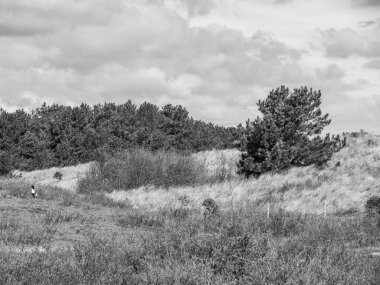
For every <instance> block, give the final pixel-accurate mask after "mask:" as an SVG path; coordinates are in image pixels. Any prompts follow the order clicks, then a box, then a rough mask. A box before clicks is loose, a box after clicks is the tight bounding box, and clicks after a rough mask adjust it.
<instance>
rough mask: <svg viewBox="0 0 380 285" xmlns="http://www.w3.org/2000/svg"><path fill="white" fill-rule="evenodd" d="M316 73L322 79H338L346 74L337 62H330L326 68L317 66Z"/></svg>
mask: <svg viewBox="0 0 380 285" xmlns="http://www.w3.org/2000/svg"><path fill="white" fill-rule="evenodd" d="M316 73H317V76H318V78H320V79H321V80H337V79H342V78H343V77H344V76H345V74H346V73H345V72H344V70H343V69H341V68H340V67H339V66H338V65H336V64H330V65H328V66H327V67H325V68H317V69H316Z"/></svg>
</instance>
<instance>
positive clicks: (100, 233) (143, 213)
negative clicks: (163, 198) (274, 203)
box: [0, 188, 380, 284]
mask: <svg viewBox="0 0 380 285" xmlns="http://www.w3.org/2000/svg"><path fill="white" fill-rule="evenodd" d="M15 189H16V188H15ZM50 190H51V193H55V194H54V195H50V196H49V195H48V189H46V193H45V195H42V197H41V198H40V199H38V200H32V199H29V198H28V196H25V197H23V196H20V197H14V196H10V197H9V196H7V197H6V198H4V199H3V200H1V201H0V210H1V213H2V215H1V218H0V248H1V249H2V250H1V251H2V252H1V254H0V284H378V283H379V281H380V271H379V269H378V268H379V265H380V262H379V260H378V259H377V258H376V257H372V256H371V255H370V254H369V252H368V249H369V248H373V247H376V246H378V245H379V242H380V241H379V228H378V227H377V221H372V220H369V219H367V218H365V217H364V216H362V215H360V214H355V215H352V216H347V217H333V216H331V217H328V218H327V219H324V218H323V217H321V216H318V215H311V214H308V215H306V214H297V213H293V212H286V211H283V210H281V209H279V210H275V211H272V213H271V215H270V217H269V218H268V217H267V213H266V211H265V209H261V208H260V207H259V206H257V205H255V204H251V205H249V204H248V205H245V206H242V205H239V206H237V207H235V209H232V208H231V209H227V210H224V209H219V210H215V211H208V210H205V209H204V210H200V209H198V208H192V207H189V206H188V203H187V202H186V199H181V200H180V201H179V203H180V206H179V207H176V208H161V209H157V210H149V209H134V208H132V207H129V206H127V205H124V206H121V205H119V204H112V202H108V203H104V202H99V201H103V200H102V199H106V198H104V197H103V198H100V196H94V197H92V198H91V199H90V198H88V197H87V196H84V195H77V194H73V195H74V196H73V197H71V198H70V199H71V200H70V201H72V203H69V202H68V201H66V200H64V198H63V197H64V196H65V195H64V194H66V192H64V191H63V190H61V196H60V195H59V194H58V193H57V192H58V191H59V190H58V189H50ZM20 191H21V190H20ZM62 191H63V192H62ZM21 192H22V191H21ZM8 193H9V192H8ZM16 193H18V192H16ZM17 195H19V194H17ZM74 202H75V203H74Z"/></svg>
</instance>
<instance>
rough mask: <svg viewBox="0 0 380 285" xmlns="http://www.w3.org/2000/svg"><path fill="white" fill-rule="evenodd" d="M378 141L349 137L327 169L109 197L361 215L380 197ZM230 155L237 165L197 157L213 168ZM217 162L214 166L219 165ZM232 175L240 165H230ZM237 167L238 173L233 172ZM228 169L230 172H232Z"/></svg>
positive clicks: (213, 155)
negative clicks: (210, 200) (371, 199)
mask: <svg viewBox="0 0 380 285" xmlns="http://www.w3.org/2000/svg"><path fill="white" fill-rule="evenodd" d="M378 145H380V143H379V138H378V137H375V136H366V137H361V138H349V139H348V143H347V147H346V148H344V149H343V150H341V151H340V152H339V153H337V154H335V155H334V156H333V158H332V160H331V161H330V162H329V163H328V164H327V166H326V167H324V168H323V169H320V168H317V167H315V166H308V167H299V168H293V169H290V170H289V171H288V172H287V173H283V174H266V175H262V176H261V177H260V178H258V179H253V178H252V179H248V180H246V179H243V178H238V177H236V176H235V178H234V179H232V180H229V181H225V182H222V183H215V184H211V185H210V184H205V185H201V186H196V187H171V188H169V189H163V188H156V187H151V186H149V187H145V186H144V187H140V188H138V189H133V190H129V191H114V192H113V193H111V194H109V197H111V198H113V199H115V200H118V201H122V200H124V199H126V200H128V201H129V202H130V203H131V204H132V205H134V206H135V207H147V208H160V207H161V208H162V207H165V206H168V205H171V206H176V205H177V206H178V205H180V201H179V199H180V198H181V197H187V199H188V200H189V201H190V205H191V206H192V207H195V208H199V207H200V205H201V203H202V201H203V200H204V199H205V198H208V197H210V198H213V199H215V200H216V201H217V202H218V203H219V204H220V205H221V206H222V208H229V207H235V206H236V205H241V204H245V203H251V204H255V205H261V204H265V203H267V202H268V201H270V202H272V204H275V205H276V207H281V208H284V209H286V210H289V211H297V212H303V213H306V212H308V213H319V214H320V213H323V212H324V209H325V204H326V205H327V206H326V207H327V212H328V213H337V214H344V213H345V212H354V211H362V210H363V206H364V203H365V201H366V200H367V199H368V198H369V197H370V196H373V195H379V194H380V180H379V178H380V147H379V146H378ZM224 153H226V154H227V155H226V156H227V157H228V158H229V161H234V162H235V161H237V159H238V157H239V153H238V152H237V151H224V152H205V153H201V154H198V155H197V157H198V159H201V158H203V159H204V160H205V161H213V162H212V163H210V165H212V167H210V168H209V169H211V171H212V169H215V168H219V169H220V166H218V163H220V162H221V161H224V158H223V159H221V160H218V156H221V154H224ZM215 161H216V162H215ZM228 167H229V168H230V170H231V171H232V172H233V171H234V169H236V166H235V165H234V164H233V163H229V164H228ZM234 167H235V168H234ZM230 170H228V171H230Z"/></svg>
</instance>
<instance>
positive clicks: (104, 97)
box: [0, 0, 380, 134]
mask: <svg viewBox="0 0 380 285" xmlns="http://www.w3.org/2000/svg"><path fill="white" fill-rule="evenodd" d="M281 85H284V86H287V87H289V88H290V89H291V90H293V89H294V88H299V87H301V86H307V87H310V88H313V89H314V90H321V92H322V105H321V109H322V112H323V113H329V115H330V118H331V119H332V123H331V124H330V126H329V127H328V128H327V131H330V132H333V133H334V132H335V133H340V132H345V131H358V130H359V129H365V130H367V131H369V132H373V133H378V134H380V0H334V1H331V0H112V1H110V0H0V107H1V108H3V109H5V110H9V111H14V110H16V109H24V110H27V111H31V110H32V109H35V108H36V107H39V106H41V104H42V103H43V102H46V103H48V104H53V103H58V104H64V105H72V106H75V105H79V104H80V103H82V102H85V103H87V104H89V105H94V104H98V103H104V102H114V103H117V104H120V103H124V102H126V101H127V100H132V102H133V103H135V104H137V105H139V104H141V103H143V102H144V101H148V102H151V103H154V104H157V105H158V106H164V105H165V104H169V103H170V104H173V105H182V106H184V107H185V108H186V109H187V110H188V111H189V112H190V115H191V116H192V117H193V118H194V119H201V120H205V121H207V122H212V123H215V124H219V125H224V126H236V125H237V124H239V123H242V124H243V125H244V124H245V121H246V120H247V119H248V118H250V119H254V118H256V117H257V116H258V115H260V113H259V112H258V110H257V106H256V103H257V101H258V100H262V99H265V98H266V96H267V95H268V94H269V92H270V91H271V90H272V89H275V88H277V87H280V86H281Z"/></svg>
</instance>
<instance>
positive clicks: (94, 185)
mask: <svg viewBox="0 0 380 285" xmlns="http://www.w3.org/2000/svg"><path fill="white" fill-rule="evenodd" d="M206 163H207V161H205V160H202V159H199V157H197V156H194V155H185V154H179V153H175V152H163V151H159V152H155V153H154V152H151V151H147V150H143V149H135V150H125V151H123V152H121V153H119V154H117V155H116V156H115V157H112V158H111V159H109V160H108V161H106V162H105V163H103V164H94V165H93V166H92V168H91V169H90V171H89V172H88V173H87V175H86V177H85V178H84V179H82V180H80V181H79V184H78V191H79V192H80V193H89V192H104V191H105V192H112V191H113V190H114V189H124V190H129V189H135V188H139V187H141V186H149V185H150V186H155V187H164V188H168V187H172V186H184V185H186V186H189V185H190V186H195V185H200V184H205V183H213V182H216V181H223V180H226V179H229V178H231V177H232V176H233V174H232V172H231V171H230V169H229V167H228V164H227V163H226V162H224V163H223V164H221V167H220V168H219V169H213V171H211V172H210V170H209V169H208V168H207V164H206Z"/></svg>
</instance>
